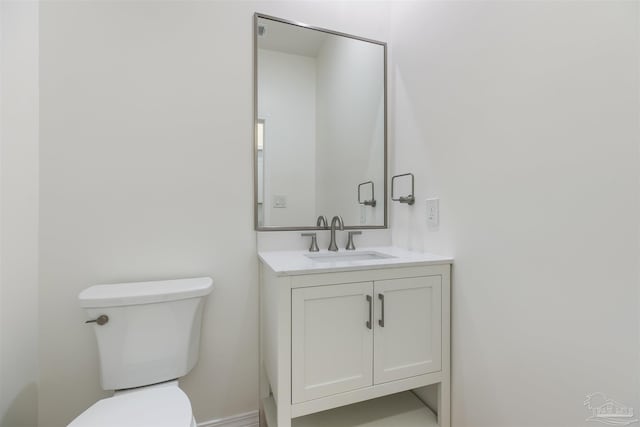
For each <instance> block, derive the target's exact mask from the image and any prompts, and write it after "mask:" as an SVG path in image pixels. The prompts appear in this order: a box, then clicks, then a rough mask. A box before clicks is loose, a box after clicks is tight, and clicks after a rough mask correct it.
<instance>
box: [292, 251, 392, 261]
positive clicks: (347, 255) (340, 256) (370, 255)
mask: <svg viewBox="0 0 640 427" xmlns="http://www.w3.org/2000/svg"><path fill="white" fill-rule="evenodd" d="M305 256H306V257H307V258H309V259H311V260H312V261H315V262H341V261H345V262H350V261H375V260H378V259H387V258H395V257H394V256H392V255H387V254H382V253H380V252H373V251H362V252H337V253H335V254H326V253H322V254H305Z"/></svg>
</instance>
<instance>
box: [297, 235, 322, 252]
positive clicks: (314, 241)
mask: <svg viewBox="0 0 640 427" xmlns="http://www.w3.org/2000/svg"><path fill="white" fill-rule="evenodd" d="M300 235H301V236H302V237H311V246H309V252H318V251H320V249H319V248H318V240H317V235H316V233H300Z"/></svg>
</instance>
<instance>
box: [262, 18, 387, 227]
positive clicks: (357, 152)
mask: <svg viewBox="0 0 640 427" xmlns="http://www.w3.org/2000/svg"><path fill="white" fill-rule="evenodd" d="M255 26H256V28H255V43H254V46H255V52H254V54H255V67H256V68H255V78H256V81H255V84H256V87H255V91H256V92H255V95H256V105H255V115H256V117H255V160H254V167H255V193H256V197H255V201H256V206H255V224H256V229H258V230H282V229H310V228H316V219H317V217H318V216H320V215H325V216H327V217H328V218H329V220H331V217H333V216H334V215H341V216H342V217H343V219H344V224H345V227H346V228H384V227H386V226H387V203H386V201H387V194H386V189H387V185H386V175H387V171H386V145H387V142H386V44H385V43H381V42H376V41H372V40H367V39H363V38H359V37H355V36H351V35H346V34H341V33H336V32H332V31H329V30H324V29H316V28H311V27H308V26H303V25H298V24H295V23H292V22H289V21H285V20H281V19H279V18H274V17H268V16H266V15H260V14H256V16H255ZM358 196H359V197H360V200H358ZM374 200H375V202H374Z"/></svg>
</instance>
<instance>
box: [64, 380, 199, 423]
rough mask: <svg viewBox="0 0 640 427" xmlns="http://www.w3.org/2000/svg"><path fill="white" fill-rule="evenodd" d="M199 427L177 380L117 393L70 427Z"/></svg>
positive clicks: (99, 403)
mask: <svg viewBox="0 0 640 427" xmlns="http://www.w3.org/2000/svg"><path fill="white" fill-rule="evenodd" d="M116 426H117V427H196V421H195V419H194V418H193V414H192V412H191V402H189V398H188V397H187V395H186V394H185V393H184V392H183V391H182V390H180V388H179V387H178V381H171V382H169V383H164V384H158V385H155V386H147V387H141V388H138V389H134V390H127V391H123V392H116V393H115V394H114V395H113V397H108V398H106V399H102V400H99V401H97V402H96V403H94V404H93V405H92V406H91V407H89V408H88V409H87V410H86V411H84V412H83V413H82V414H80V415H79V416H78V417H77V418H76V419H75V420H73V421H72V422H71V424H69V427H116Z"/></svg>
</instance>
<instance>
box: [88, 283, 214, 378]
mask: <svg viewBox="0 0 640 427" xmlns="http://www.w3.org/2000/svg"><path fill="white" fill-rule="evenodd" d="M212 288H213V285H212V281H211V279H210V278H208V277H202V278H194V279H178V280H164V281H157V282H137V283H119V284H113V285H96V286H92V287H90V288H87V289H85V290H84V291H82V292H81V293H80V295H79V296H78V299H79V300H80V305H81V306H82V307H83V308H85V309H86V311H87V314H88V317H89V320H90V321H91V320H97V319H98V318H100V316H107V317H108V321H106V323H104V320H105V318H104V317H102V318H101V319H100V320H101V321H100V322H94V323H92V324H93V325H94V331H95V334H96V338H97V341H98V352H99V355H100V381H101V384H102V388H103V389H105V390H120V389H126V388H133V387H141V386H145V385H149V384H155V383H159V382H163V381H168V380H172V379H175V378H179V377H182V376H184V375H186V374H187V373H189V371H191V369H192V368H193V367H194V365H195V364H196V362H197V361H198V353H199V349H200V328H201V324H202V308H203V306H204V301H205V298H206V296H207V295H208V294H209V293H210V292H211V290H212ZM100 323H102V324H100Z"/></svg>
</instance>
